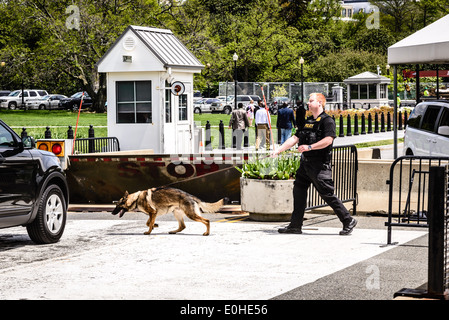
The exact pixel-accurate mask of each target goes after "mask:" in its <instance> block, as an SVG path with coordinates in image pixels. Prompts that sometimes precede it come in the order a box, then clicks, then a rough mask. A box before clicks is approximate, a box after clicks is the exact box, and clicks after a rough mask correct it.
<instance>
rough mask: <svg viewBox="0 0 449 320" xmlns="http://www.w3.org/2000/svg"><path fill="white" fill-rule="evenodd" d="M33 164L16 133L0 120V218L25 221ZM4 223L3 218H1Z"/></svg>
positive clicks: (14, 222)
mask: <svg viewBox="0 0 449 320" xmlns="http://www.w3.org/2000/svg"><path fill="white" fill-rule="evenodd" d="M36 174H37V163H36V162H35V161H33V159H32V157H31V155H30V153H29V151H28V150H24V147H23V143H22V141H21V140H20V138H19V136H18V135H17V134H16V133H15V132H13V131H11V130H9V129H8V128H7V127H5V126H4V124H3V123H2V122H0V219H2V220H7V221H6V223H2V226H5V225H8V223H11V225H17V223H18V221H19V222H27V221H28V219H29V213H30V212H31V209H32V206H33V203H34V201H35V190H36V181H35V179H34V177H35V175H36ZM3 222H5V221H3Z"/></svg>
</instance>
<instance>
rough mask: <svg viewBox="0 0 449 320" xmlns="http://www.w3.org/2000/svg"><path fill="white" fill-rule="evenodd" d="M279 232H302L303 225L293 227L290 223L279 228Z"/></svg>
mask: <svg viewBox="0 0 449 320" xmlns="http://www.w3.org/2000/svg"><path fill="white" fill-rule="evenodd" d="M278 232H279V233H296V234H301V233H302V231H301V227H299V228H298V227H291V226H290V225H288V226H287V227H285V228H280V229H278Z"/></svg>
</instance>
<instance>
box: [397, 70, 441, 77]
mask: <svg viewBox="0 0 449 320" xmlns="http://www.w3.org/2000/svg"><path fill="white" fill-rule="evenodd" d="M402 75H403V76H404V78H416V71H413V70H403V71H402ZM436 76H437V71H436V70H421V71H419V77H420V78H423V77H436ZM438 76H439V77H449V70H438Z"/></svg>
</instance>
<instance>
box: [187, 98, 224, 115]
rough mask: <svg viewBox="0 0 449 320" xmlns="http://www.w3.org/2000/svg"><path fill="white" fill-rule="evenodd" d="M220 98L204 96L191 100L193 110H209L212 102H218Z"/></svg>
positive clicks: (197, 111) (196, 111)
mask: <svg viewBox="0 0 449 320" xmlns="http://www.w3.org/2000/svg"><path fill="white" fill-rule="evenodd" d="M220 101H221V100H219V99H216V98H205V99H201V100H197V101H194V102H193V112H195V113H203V112H211V105H212V103H214V102H220Z"/></svg>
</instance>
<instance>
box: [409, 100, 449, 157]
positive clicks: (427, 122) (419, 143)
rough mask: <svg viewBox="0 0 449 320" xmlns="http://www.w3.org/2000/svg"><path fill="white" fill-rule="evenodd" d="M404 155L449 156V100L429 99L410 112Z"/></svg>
mask: <svg viewBox="0 0 449 320" xmlns="http://www.w3.org/2000/svg"><path fill="white" fill-rule="evenodd" d="M404 155H415V156H441V157H448V156H449V101H432V102H430V101H428V102H422V103H419V104H417V105H416V107H415V108H414V109H413V111H412V112H411V113H410V116H409V119H408V122H407V126H406V129H405V134H404Z"/></svg>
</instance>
